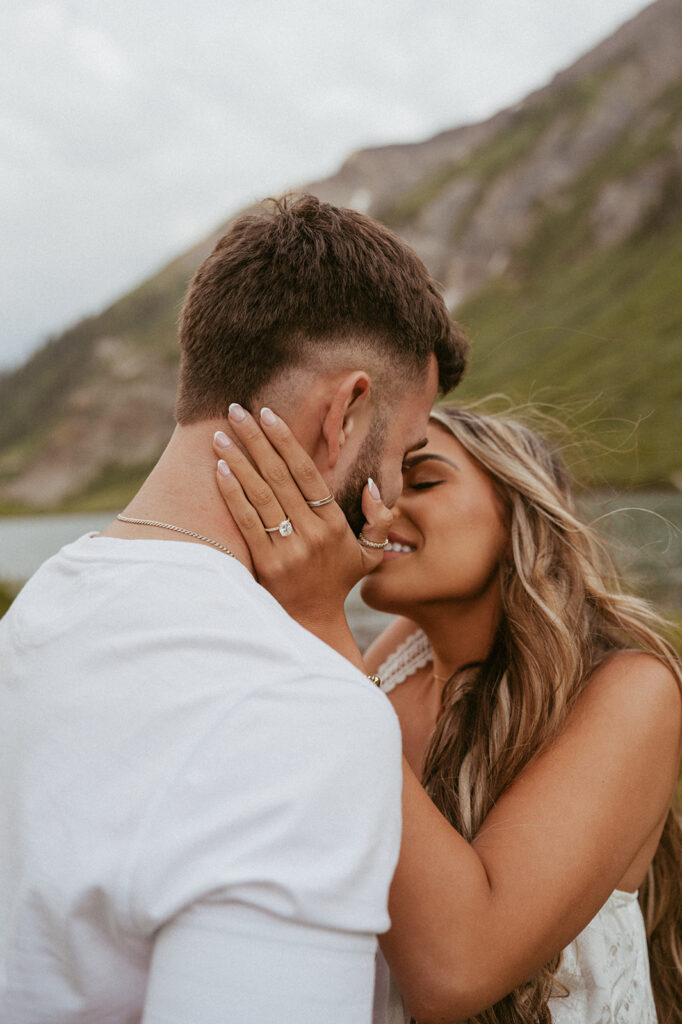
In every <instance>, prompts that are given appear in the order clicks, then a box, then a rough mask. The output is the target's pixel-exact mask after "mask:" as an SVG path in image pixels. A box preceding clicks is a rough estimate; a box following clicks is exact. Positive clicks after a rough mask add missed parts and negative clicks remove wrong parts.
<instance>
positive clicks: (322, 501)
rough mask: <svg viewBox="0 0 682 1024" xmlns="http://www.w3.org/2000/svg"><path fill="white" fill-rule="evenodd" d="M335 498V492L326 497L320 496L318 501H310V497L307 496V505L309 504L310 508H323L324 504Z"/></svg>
mask: <svg viewBox="0 0 682 1024" xmlns="http://www.w3.org/2000/svg"><path fill="white" fill-rule="evenodd" d="M333 500H334V495H333V494H328V495H327V497H326V498H320V499H319V500H318V501H308V499H307V498H306V505H309V506H310V508H321V507H322V505H328V504H329V502H330V501H333Z"/></svg>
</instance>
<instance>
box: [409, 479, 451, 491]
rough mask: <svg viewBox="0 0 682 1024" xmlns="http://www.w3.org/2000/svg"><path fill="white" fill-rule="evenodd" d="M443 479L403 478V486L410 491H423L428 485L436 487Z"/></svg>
mask: <svg viewBox="0 0 682 1024" xmlns="http://www.w3.org/2000/svg"><path fill="white" fill-rule="evenodd" d="M442 483H444V481H443V480H405V481H404V483H403V487H404V488H405V489H409V490H411V491H425V490H426V489H427V488H429V487H438V484H442Z"/></svg>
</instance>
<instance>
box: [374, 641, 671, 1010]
mask: <svg viewBox="0 0 682 1024" xmlns="http://www.w3.org/2000/svg"><path fill="white" fill-rule="evenodd" d="M430 661H431V648H430V646H429V642H428V640H427V639H426V637H425V635H424V633H422V632H421V630H419V631H418V632H416V633H413V634H412V636H410V637H408V639H407V640H406V641H405V642H404V643H403V644H401V645H400V646H399V647H398V648H397V649H396V650H395V651H394V652H393V653H392V654H391V655H390V657H389V658H387V660H386V661H385V662H384V664H383V665H381V666H380V667H379V669H378V674H379V675H380V676H381V680H382V688H383V689H384V691H385V692H386V693H389V692H390V691H391V690H392V689H393V688H394V687H395V686H397V685H398V684H399V683H402V682H404V680H405V679H408V678H409V677H410V676H411V675H412V673H413V672H416V671H417V670H418V669H420V668H423V667H424V665H428V664H429V663H430ZM556 980H557V982H558V985H559V986H563V990H567V991H568V995H565V996H564V995H557V996H556V997H555V998H552V999H551V1000H550V1003H549V1006H550V1010H551V1013H552V1021H553V1022H554V1024H657V1018H656V1009H655V1006H654V998H653V993H652V991H651V981H650V978H649V955H648V950H647V944H646V932H645V928H644V920H643V918H642V913H641V910H640V907H639V903H638V901H637V893H630V892H621V891H619V890H615V891H614V892H612V893H611V895H610V897H609V898H608V900H607V901H606V903H605V904H604V906H603V907H602V908H601V910H600V911H599V912H598V913H597V914H596V915H595V916H594V917H593V918H592V920H591V921H590V923H589V924H588V926H587V927H586V928H585V929H584V930H583V931H582V932H581V933H580V935H578V937H577V938H576V939H574V940H573V942H571V944H570V945H569V946H567V947H566V949H564V951H563V954H562V957H561V966H560V968H559V971H558V972H557V975H556ZM558 991H562V989H561V988H558ZM409 1020H410V1016H409V1014H408V1013H407V1011H406V1010H405V1007H404V1004H403V1002H402V1000H401V998H400V993H399V992H398V989H397V986H396V984H395V982H394V981H393V979H392V978H391V976H390V973H389V970H388V967H387V966H386V962H385V961H384V959H383V957H382V956H381V953H379V955H378V962H377V983H376V993H375V1005H374V1018H373V1024H407V1022H409Z"/></svg>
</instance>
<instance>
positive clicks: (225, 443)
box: [213, 430, 232, 448]
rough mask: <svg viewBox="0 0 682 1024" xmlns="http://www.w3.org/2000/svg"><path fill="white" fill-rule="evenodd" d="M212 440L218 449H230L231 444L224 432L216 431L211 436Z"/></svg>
mask: <svg viewBox="0 0 682 1024" xmlns="http://www.w3.org/2000/svg"><path fill="white" fill-rule="evenodd" d="M213 440H214V441H215V443H216V444H217V445H218V447H219V448H231V447H232V442H231V441H230V439H229V437H228V436H227V434H226V433H225V431H224V430H216V432H215V434H214V435H213Z"/></svg>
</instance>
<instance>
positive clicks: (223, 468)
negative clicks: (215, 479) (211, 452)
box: [218, 459, 232, 476]
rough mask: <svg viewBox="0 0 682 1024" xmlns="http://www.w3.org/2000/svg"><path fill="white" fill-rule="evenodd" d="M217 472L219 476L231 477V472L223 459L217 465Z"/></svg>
mask: <svg viewBox="0 0 682 1024" xmlns="http://www.w3.org/2000/svg"><path fill="white" fill-rule="evenodd" d="M218 472H219V473H220V474H221V476H232V470H231V469H230V467H229V466H228V464H227V463H226V462H225V459H221V460H220V461H219V463H218Z"/></svg>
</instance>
